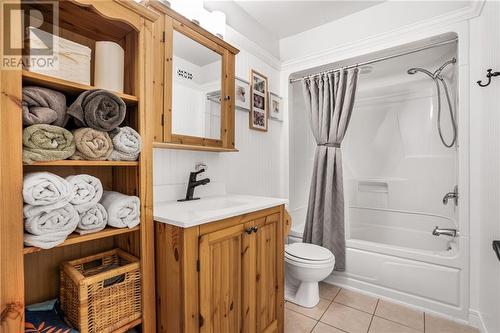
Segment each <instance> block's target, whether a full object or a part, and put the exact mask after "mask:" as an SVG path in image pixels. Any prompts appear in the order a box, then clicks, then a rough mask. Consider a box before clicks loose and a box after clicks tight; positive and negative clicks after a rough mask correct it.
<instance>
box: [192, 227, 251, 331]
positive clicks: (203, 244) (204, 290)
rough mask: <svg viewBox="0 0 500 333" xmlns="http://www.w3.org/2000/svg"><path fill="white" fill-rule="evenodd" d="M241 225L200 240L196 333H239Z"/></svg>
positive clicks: (202, 237)
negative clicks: (198, 332) (198, 300)
mask: <svg viewBox="0 0 500 333" xmlns="http://www.w3.org/2000/svg"><path fill="white" fill-rule="evenodd" d="M244 235H245V233H244V231H243V226H242V225H237V226H234V227H230V228H227V229H222V230H219V231H215V232H212V233H210V234H206V235H203V236H201V237H200V244H199V251H200V254H199V256H200V259H199V260H200V332H203V333H217V332H240V327H241V285H242V253H241V249H242V244H243V238H244V237H245V236H244Z"/></svg>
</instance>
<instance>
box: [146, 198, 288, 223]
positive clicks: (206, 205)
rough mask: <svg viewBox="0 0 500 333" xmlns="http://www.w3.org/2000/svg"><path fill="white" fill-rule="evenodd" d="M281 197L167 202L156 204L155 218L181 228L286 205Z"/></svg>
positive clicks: (285, 201)
mask: <svg viewBox="0 0 500 333" xmlns="http://www.w3.org/2000/svg"><path fill="white" fill-rule="evenodd" d="M286 203H287V200H285V199H280V198H269V197H257V196H249V195H239V194H226V195H222V196H213V197H206V198H201V199H199V200H193V201H184V202H178V201H166V202H158V203H155V205H154V219H155V221H158V222H163V223H167V224H171V225H175V226H178V227H181V228H189V227H194V226H197V225H200V224H205V223H210V222H215V221H219V220H222V219H225V218H228V217H233V216H238V215H242V214H246V213H250V212H254V211H258V210H261V209H266V208H271V207H275V206H279V205H283V204H286Z"/></svg>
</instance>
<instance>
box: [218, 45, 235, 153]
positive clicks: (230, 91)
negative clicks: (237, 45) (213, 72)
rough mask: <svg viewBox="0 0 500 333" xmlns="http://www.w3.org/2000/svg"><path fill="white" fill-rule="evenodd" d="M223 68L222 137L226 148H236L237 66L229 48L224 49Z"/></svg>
mask: <svg viewBox="0 0 500 333" xmlns="http://www.w3.org/2000/svg"><path fill="white" fill-rule="evenodd" d="M223 66H224V67H223V70H222V76H221V77H222V85H223V88H222V90H221V101H222V108H223V110H222V111H223V112H222V113H221V115H222V119H221V139H222V142H223V146H224V147H225V148H229V149H234V148H235V142H234V141H235V140H234V136H235V112H236V111H235V99H234V98H235V79H236V75H235V66H236V56H235V54H234V53H231V52H230V51H228V50H224V57H223Z"/></svg>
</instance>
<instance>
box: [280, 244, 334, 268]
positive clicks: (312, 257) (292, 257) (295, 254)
mask: <svg viewBox="0 0 500 333" xmlns="http://www.w3.org/2000/svg"><path fill="white" fill-rule="evenodd" d="M285 260H286V261H288V262H295V263H300V264H307V265H311V266H316V265H317V266H323V265H326V264H329V263H331V262H332V261H335V256H334V255H333V253H332V252H331V251H330V250H328V249H326V248H324V247H321V246H318V245H314V244H308V243H293V244H290V245H287V246H285Z"/></svg>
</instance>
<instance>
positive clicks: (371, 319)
mask: <svg viewBox="0 0 500 333" xmlns="http://www.w3.org/2000/svg"><path fill="white" fill-rule="evenodd" d="M378 302H380V299H377V304H375V310H373V313H374V314H373V315H372V317H371V318H370V324H369V325H368V329H367V330H366V333H368V332H369V331H370V328H371V326H372V322H373V318H375V311H377V306H378Z"/></svg>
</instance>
